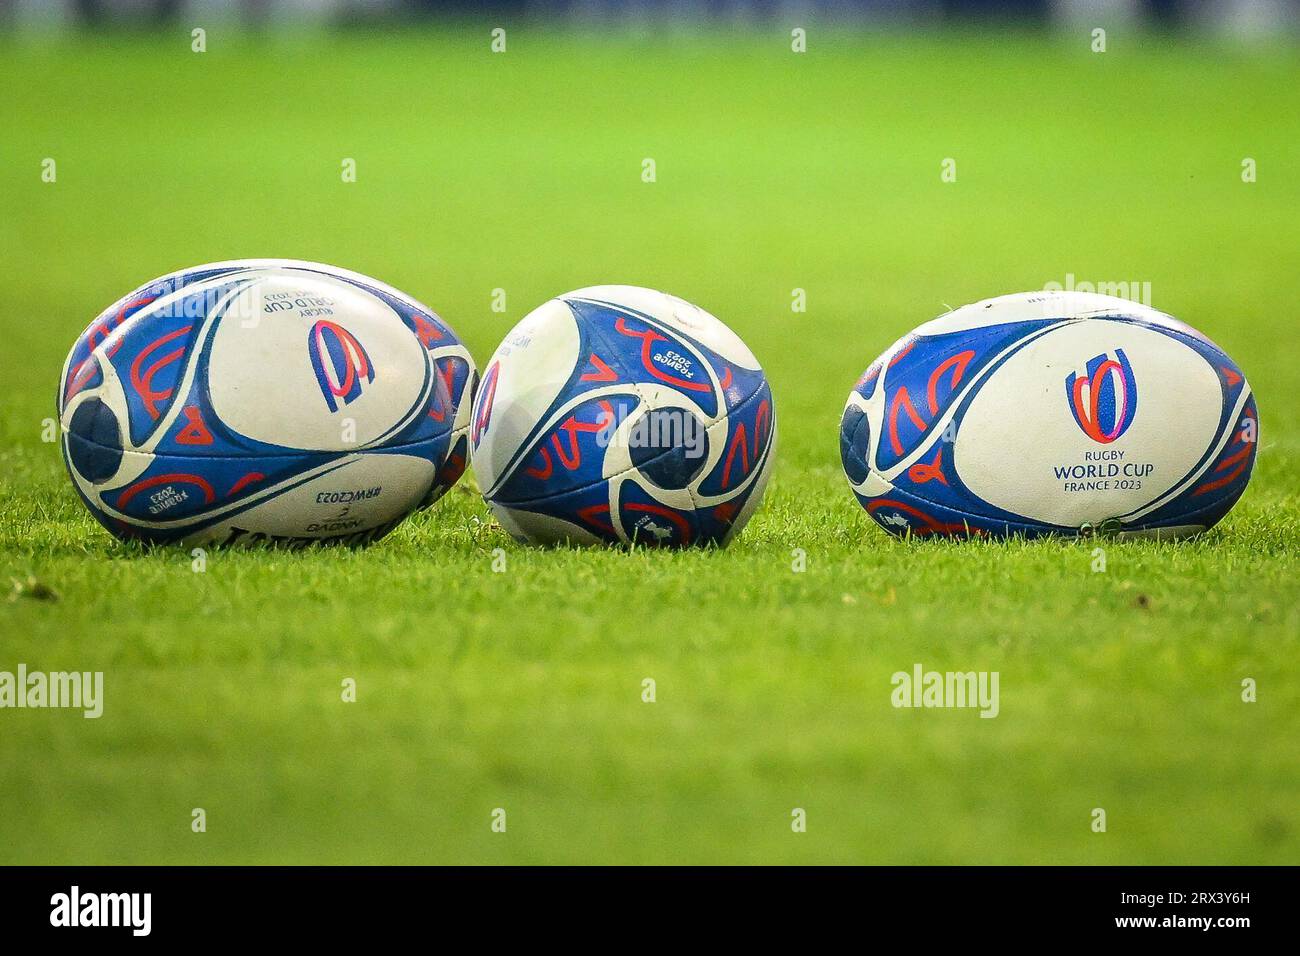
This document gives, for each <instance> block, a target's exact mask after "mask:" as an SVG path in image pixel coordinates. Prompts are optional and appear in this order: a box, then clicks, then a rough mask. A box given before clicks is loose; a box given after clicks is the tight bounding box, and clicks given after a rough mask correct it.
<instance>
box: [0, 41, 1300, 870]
mask: <svg viewBox="0 0 1300 956" xmlns="http://www.w3.org/2000/svg"><path fill="white" fill-rule="evenodd" d="M208 49H209V52H207V53H205V54H195V53H191V52H190V47H189V35H188V28H186V29H184V30H180V31H178V32H177V33H176V34H174V35H170V34H169V35H144V36H132V37H121V38H117V39H111V40H109V39H92V38H83V39H78V40H68V39H64V40H56V41H49V42H46V43H39V44H30V43H19V42H17V41H15V40H14V39H12V38H9V39H4V40H0V91H3V92H0V129H2V130H3V132H0V262H2V263H3V268H2V269H0V342H2V343H3V345H2V346H0V347H2V348H3V353H2V354H3V368H4V375H3V381H4V387H3V392H2V393H0V437H2V438H3V441H2V442H0V449H3V450H0V582H3V584H4V587H5V588H6V589H10V588H11V583H10V582H11V579H13V580H14V581H16V582H18V583H15V584H13V585H12V590H10V592H9V594H8V596H7V598H8V599H7V600H6V599H0V628H2V637H0V670H11V671H12V670H14V669H15V668H16V667H17V665H18V664H19V663H20V662H21V663H26V664H27V666H28V667H29V668H30V669H44V670H64V669H68V670H83V671H85V670H102V671H104V673H105V697H106V703H105V713H104V716H103V717H102V718H101V719H99V720H84V719H82V718H81V716H80V715H79V714H77V713H74V712H69V711H58V710H22V711H19V710H3V711H0V862H3V863H18V862H22V863H38V862H39V863H55V862H57V863H77V862H80V863H110V862H116V863H146V862H164V863H235V862H257V863H271V862H294V863H305V862H367V863H370V862H475V861H478V862H490V863H507V862H513V863H541V862H572V863H577V862H581V863H586V862H626V863H632V862H648V863H667V862H688V863H702V862H744V863H767V862H807V863H811V862H836V863H850V862H887V863H913V862H958V863H977V862H996V863H1027V862H1047V863H1067V862H1072V863H1102V862H1105V863H1157V862H1160V863H1211V862H1215V863H1255V862H1258V863H1297V862H1300V801H1298V800H1297V793H1298V792H1300V684H1297V678H1296V661H1297V656H1298V652H1300V601H1298V599H1300V580H1298V577H1297V571H1298V570H1300V561H1297V557H1296V555H1297V548H1298V547H1300V501H1298V500H1297V487H1298V486H1300V413H1298V411H1297V403H1296V400H1295V396H1296V395H1297V394H1298V393H1300V371H1298V368H1300V365H1298V363H1297V353H1296V342H1297V336H1298V335H1300V318H1298V317H1297V311H1296V302H1297V301H1300V216H1297V209H1300V145H1298V144H1300V84H1298V83H1297V82H1296V77H1297V75H1300V54H1298V53H1297V50H1295V49H1288V48H1272V47H1269V48H1261V49H1237V48H1227V47H1225V48H1220V47H1214V46H1208V45H1196V44H1185V43H1176V42H1172V41H1167V40H1158V39H1154V38H1150V37H1142V36H1135V35H1132V34H1125V33H1123V32H1122V31H1113V32H1112V35H1111V38H1110V50H1109V52H1107V53H1105V54H1100V55H1099V54H1093V53H1091V52H1090V51H1089V49H1088V39H1087V37H1086V36H1082V37H1075V38H1071V39H1048V38H1041V37H1032V36H1013V35H992V34H990V35H983V36H981V35H973V34H972V35H937V36H932V37H919V36H909V35H905V34H899V35H886V36H881V37H875V38H870V39H867V38H863V37H852V36H847V35H845V36H826V35H823V34H819V33H817V32H815V31H814V33H813V35H812V37H811V39H810V43H809V52H808V53H806V54H803V55H796V54H793V53H791V52H790V50H789V37H788V35H787V34H786V33H785V32H784V31H783V30H781V29H776V30H773V31H770V32H768V33H766V34H760V33H751V34H745V35H740V36H735V35H726V34H721V33H714V34H708V35H704V36H700V37H697V38H694V39H691V38H686V37H680V36H679V37H678V38H677V39H675V40H674V41H673V42H671V43H669V42H659V43H656V42H650V41H634V40H619V39H610V38H607V37H600V36H596V35H586V36H574V35H561V34H557V33H555V32H554V31H549V30H547V29H546V28H545V27H543V26H534V27H520V28H518V29H515V30H512V31H511V32H510V35H509V51H508V52H507V53H505V54H501V55H493V54H491V53H490V52H489V50H488V39H487V30H486V28H484V29H482V30H478V29H475V30H472V31H468V32H456V33H452V34H433V33H401V34H396V35H389V36H386V37H371V36H365V35H360V34H357V35H337V36H333V35H324V36H320V35H313V36H310V37H306V38H299V39H297V40H295V41H293V42H288V41H283V40H281V41H276V40H273V39H256V38H252V37H240V36H232V35H228V34H226V33H224V32H222V31H219V30H213V31H211V33H210V35H209V38H208ZM47 157H48V158H53V159H54V160H55V161H56V163H57V182H55V183H47V182H43V181H42V178H41V170H42V167H41V163H42V160H44V159H45V158H47ZM646 157H650V158H653V159H654V160H655V161H656V165H657V182H654V183H644V182H642V181H641V164H642V160H643V159H644V158H646ZM1247 157H1249V158H1253V159H1255V160H1256V161H1257V163H1258V181H1257V182H1254V183H1245V182H1243V181H1242V176H1241V171H1242V160H1243V159H1244V158H1247ZM344 158H353V159H355V160H356V163H357V174H358V175H357V182H355V183H343V182H342V181H341V177H340V163H341V161H342V160H343V159H344ZM945 158H953V159H955V160H956V164H957V181H956V182H953V183H944V182H942V181H941V178H940V172H941V166H940V164H941V162H942V161H943V160H944V159H945ZM247 256H286V257H297V258H304V259H315V260H321V261H325V262H331V263H336V264H338V265H342V266H346V267H349V268H352V269H356V270H359V271H361V272H365V273H369V274H372V275H375V276H377V277H379V278H382V279H384V280H386V281H388V282H390V283H392V284H394V285H396V286H398V287H399V288H403V289H406V290H408V291H409V292H411V293H412V294H413V295H415V296H417V297H419V298H421V299H423V300H425V301H427V302H429V303H430V304H431V305H432V306H434V307H435V308H437V309H438V310H439V311H440V313H441V314H442V315H443V316H444V317H445V318H447V319H448V320H449V321H450V322H451V323H452V324H453V325H454V326H455V328H456V329H457V330H458V331H459V332H460V333H461V334H462V336H464V337H465V338H466V339H467V341H468V343H469V345H470V347H471V349H472V350H473V352H474V354H475V355H476V357H477V358H478V359H479V361H480V362H482V361H483V360H485V359H486V357H487V356H488V355H489V354H490V353H491V351H492V350H493V348H495V346H496V343H497V342H498V340H499V339H500V337H501V336H502V335H503V334H504V333H505V331H506V330H507V329H508V328H509V327H510V326H511V325H513V324H514V323H515V322H516V321H517V320H518V319H519V318H520V317H521V316H522V315H523V314H524V313H525V312H527V311H528V310H530V309H531V308H532V307H533V306H535V305H537V304H539V303H540V302H542V301H544V300H545V299H546V298H548V297H549V296H551V295H553V294H556V293H558V292H562V291H564V290H567V289H571V288H576V287H580V286H584V285H589V284H593V283H599V282H628V283H634V284H640V285H648V286H655V287H659V288H664V289H668V290H670V291H673V292H675V293H677V294H679V295H681V296H683V297H685V298H688V299H691V300H693V301H696V302H698V303H699V304H701V305H702V306H704V307H705V308H707V309H709V310H711V311H712V312H714V313H715V314H717V315H718V316H719V317H721V318H722V319H723V320H724V321H726V322H728V323H729V324H730V325H731V326H732V327H733V328H734V329H736V330H737V331H738V332H739V333H740V334H741V335H742V336H743V337H744V338H745V339H746V341H747V342H748V343H749V345H750V346H751V348H752V349H753V351H754V352H755V353H756V354H757V355H758V357H759V359H760V360H761V361H762V362H763V364H764V365H765V367H766V369H767V371H768V374H769V376H770V379H771V382H772V385H773V388H774V391H775V395H776V403H777V415H778V419H779V424H780V429H781V444H780V447H779V449H778V452H779V458H778V461H777V465H776V472H775V475H774V478H773V482H772V485H771V487H770V489H769V492H768V495H767V500H766V503H765V506H764V507H763V509H762V510H761V511H760V512H759V513H758V515H757V516H756V517H755V519H754V520H753V522H752V523H751V524H750V526H749V527H748V528H747V529H746V531H745V533H744V534H743V535H742V536H741V537H740V538H739V539H738V540H737V542H736V543H735V544H734V545H733V546H732V547H731V548H730V549H728V550H727V551H725V552H699V553H654V552H646V551H637V552H633V553H623V552H617V551H576V550H559V551H554V550H541V549H533V548H528V547H523V546H519V545H516V544H514V543H512V542H511V541H510V540H509V539H508V537H507V536H506V535H504V534H503V533H502V532H501V531H500V529H499V528H497V527H496V526H494V525H493V524H492V523H491V522H490V521H489V520H488V515H487V511H486V509H485V508H484V506H483V505H482V502H481V501H480V499H479V497H478V495H477V493H476V492H475V490H474V489H473V487H472V482H471V481H469V480H467V481H465V482H463V483H462V484H461V485H460V486H459V487H458V489H457V490H456V491H454V492H453V493H452V494H450V495H449V496H448V498H447V499H446V500H445V501H444V502H442V503H441V504H439V505H438V506H437V507H436V508H435V509H433V510H432V511H430V512H427V513H423V514H420V515H418V516H416V517H415V518H413V519H412V520H410V521H408V522H407V523H405V524H404V525H403V526H402V527H401V528H399V529H398V531H396V532H395V533H394V534H393V535H392V536H391V537H390V538H388V539H387V540H386V541H384V542H383V543H381V544H379V545H377V546H375V547H374V548H371V549H369V550H366V551H357V552H350V551H338V550H327V551H319V550H315V551H308V552H303V553H284V552H217V553H213V554H211V555H210V556H209V559H208V565H207V570H206V572H205V573H194V572H193V571H192V570H191V559H190V556H189V554H188V553H187V552H185V551H181V550H167V549H164V550H156V551H152V552H144V551H141V550H139V549H137V548H133V547H128V546H125V545H121V544H118V543H116V542H115V541H113V540H112V539H110V538H109V536H108V535H107V534H105V533H104V532H102V531H101V530H100V529H99V527H98V525H96V524H95V523H94V522H93V521H92V519H91V518H90V517H89V515H88V514H87V513H86V511H85V510H84V509H83V508H82V506H81V504H80V503H79V502H78V500H77V499H76V497H75V496H74V494H73V491H72V488H71V486H70V484H69V482H68V480H67V477H66V475H65V474H64V472H63V469H62V465H61V462H60V459H59V453H58V447H57V445H56V444H50V443H44V442H42V423H43V421H44V420H45V419H47V418H49V417H51V416H53V415H54V407H53V403H54V393H55V384H56V380H57V377H58V374H59V370H60V366H61V363H62V361H63V357H64V355H65V353H66V350H67V348H68V346H69V345H70V344H71V342H72V340H73V338H74V337H75V335H76V334H77V333H78V332H79V331H80V330H81V329H82V328H83V326H84V325H85V324H86V322H88V321H89V319H90V318H92V317H93V316H94V315H95V314H96V313H97V312H98V311H99V309H101V308H102V307H103V306H105V305H107V304H108V303H109V302H111V301H112V300H113V299H115V298H116V297H117V296H118V295H120V294H122V293H123V292H125V291H127V290H128V289H130V288H132V287H134V286H135V285H136V284H138V283H140V282H142V281H144V280H146V279H148V278H151V277H153V276H155V275H158V274H162V273H165V272H168V271H171V270H173V269H177V268H180V267H183V266H187V265H191V264H196V263H200V262H207V261H213V260H219V259H227V258H238V257H247ZM1070 274H1073V275H1075V276H1076V277H1077V278H1078V279H1080V280H1088V281H1135V282H1150V283H1151V289H1152V300H1153V304H1154V305H1156V306H1157V307H1158V308H1162V309H1165V310H1167V311H1170V312H1172V313H1174V314H1176V315H1178V316H1180V317H1181V318H1183V319H1185V320H1186V321H1188V322H1191V323H1192V324H1194V325H1196V326H1198V327H1200V328H1201V329H1203V330H1204V331H1205V332H1207V333H1208V334H1209V335H1210V336H1212V337H1213V338H1214V339H1216V340H1217V341H1218V342H1219V343H1220V344H1222V345H1223V346H1224V347H1225V348H1226V349H1227V350H1228V351H1229V352H1230V353H1231V354H1232V355H1233V357H1234V358H1235V359H1236V360H1237V361H1238V362H1239V363H1240V364H1241V366H1242V367H1243V368H1244V369H1245V370H1246V371H1247V373H1248V374H1249V376H1250V378H1251V381H1252V384H1253V386H1254V389H1255V391H1256V394H1257V395H1258V399H1259V404H1260V410H1261V421H1262V431H1261V436H1262V444H1261V450H1260V455H1259V463H1258V467H1257V470H1256V475H1255V479H1254V481H1253V483H1252V485H1251V487H1250V488H1249V490H1248V491H1247V493H1246V495H1245V497H1244V499H1243V500H1242V502H1241V504H1240V505H1239V506H1238V507H1237V508H1236V510H1234V511H1233V512H1232V514H1231V515H1229V517H1228V518H1227V519H1226V520H1225V521H1224V522H1223V523H1222V524H1221V525H1220V526H1219V527H1218V528H1217V529H1215V530H1214V531H1213V532H1211V533H1210V534H1208V535H1206V536H1205V537H1203V538H1202V539H1200V540H1197V541H1193V542H1186V543H1181V544H1154V543H1113V542H1111V543H1107V545H1106V550H1107V570H1106V571H1105V572H1104V573H1093V571H1092V561H1093V557H1092V551H1091V548H1092V545H1088V544H1080V543H1061V542H1048V543H1036V544H1026V543H1023V542H1021V543H1016V542H1012V543H1002V544H992V543H940V542H930V543H920V542H911V543H909V542H904V541H896V540H893V539H890V538H889V537H887V536H886V535H885V534H884V533H882V532H880V531H879V530H878V529H876V528H875V527H874V526H872V525H871V523H870V521H869V519H868V518H867V517H866V515H865V513H864V512H862V511H861V509H860V508H859V507H858V505H857V504H856V503H855V501H854V500H853V498H852V496H851V495H850V494H849V492H848V489H847V486H846V483H845V481H844V478H843V475H842V473H841V470H840V466H839V459H838V450H837V431H836V429H837V424H838V419H839V413H840V409H841V407H842V405H843V402H844V398H845V396H846V395H847V393H848V390H849V388H850V386H851V385H852V383H853V381H854V380H855V379H856V377H857V376H858V374H859V373H860V372H861V371H862V369H863V368H865V366H866V365H867V364H868V362H869V361H870V360H871V359H872V358H874V357H875V355H876V354H877V353H879V352H880V351H881V350H882V349H883V348H885V347H886V346H887V345H888V344H889V343H890V342H892V341H893V340H894V339H895V338H896V337H898V336H899V335H900V334H901V333H903V332H904V331H906V330H907V329H909V328H911V327H912V326H914V325H916V324H918V323H919V322H921V321H923V320H925V319H928V318H931V317H933V316H934V315H936V314H938V313H940V312H942V311H944V307H945V304H948V305H953V306H956V305H960V304H961V303H963V302H967V301H971V300H974V299H978V298H982V297H985V296H989V295H993V294H998V293H1002V292H1011V291H1017V290H1021V289H1031V288H1041V287H1042V286H1043V285H1044V284H1045V283H1049V282H1065V281H1066V277H1067V275H1070ZM496 288H502V289H505V290H506V292H507V304H508V308H507V311H506V313H504V314H499V313H495V312H492V311H491V310H490V308H489V306H490V301H491V295H492V290H493V289H496ZM794 288H802V289H805V290H806V291H807V300H808V310H807V312H806V313H802V314H795V313H792V312H791V309H790V301H791V290H792V289H794ZM498 547H500V548H504V549H505V550H506V551H507V560H508V571H507V572H506V573H504V574H498V573H493V572H492V569H491V560H492V556H491V552H492V550H493V549H494V548H498ZM796 548H801V549H804V551H805V552H806V554H807V570H806V571H805V572H803V573H794V572H793V571H792V569H791V565H792V551H793V549H796ZM29 578H32V579H34V580H35V582H37V583H38V584H42V585H44V586H45V587H46V588H48V589H52V591H53V592H54V598H55V599H48V598H42V597H41V594H42V593H43V592H42V590H41V589H40V588H39V587H37V588H34V587H33V586H32V584H31V582H29V580H28V579H29ZM915 663H921V664H923V665H924V666H925V667H926V668H928V669H937V670H948V669H953V670H963V671H964V670H996V671H998V672H999V673H1000V675H1001V713H1000V716H999V717H998V718H997V719H994V720H981V719H978V718H977V716H976V714H975V713H974V712H973V711H969V710H966V711H961V710H956V711H933V710H931V711H919V710H899V709H895V708H893V707H892V706H891V705H890V691H891V689H892V688H891V685H890V676H891V675H892V674H893V673H894V672H895V671H898V670H909V671H910V669H911V668H912V666H913V664H915ZM348 677H351V678H354V679H355V680H356V681H357V685H358V700H357V701H356V702H355V703H343V702H341V701H340V683H341V681H343V679H344V678H348ZM647 677H650V678H653V679H654V680H655V681H656V684H657V700H656V702H654V703H643V702H642V699H641V692H642V680H643V679H644V678H647ZM1245 678H1253V679H1254V680H1255V681H1257V683H1258V700H1257V702H1255V703H1244V702H1243V701H1242V699H1241V693H1242V690H1241V684H1242V681H1243V679H1245ZM195 807H202V808H203V809H204V810H205V811H206V813H207V832H205V833H200V834H196V833H193V832H191V826H190V823H191V810H192V808H195ZM498 807H500V808H505V810H506V812H507V820H508V829H507V831H506V832H505V833H494V832H492V830H491V828H490V823H491V814H492V812H493V810H494V808H498ZM796 807H797V808H803V809H805V810H806V811H807V832H806V833H795V832H792V828H791V811H792V809H793V808H796ZM1097 807H1100V808H1104V809H1105V811H1106V814H1107V832H1105V833H1094V832H1092V829H1091V823H1092V816H1091V813H1092V811H1093V808H1097Z"/></svg>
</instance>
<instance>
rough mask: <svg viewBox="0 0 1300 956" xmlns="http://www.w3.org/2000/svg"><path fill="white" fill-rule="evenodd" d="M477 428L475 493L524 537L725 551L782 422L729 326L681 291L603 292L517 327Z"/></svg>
mask: <svg viewBox="0 0 1300 956" xmlns="http://www.w3.org/2000/svg"><path fill="white" fill-rule="evenodd" d="M470 436H471V441H472V443H473V455H472V459H473V464H474V473H475V475H476V476H477V477H478V483H479V487H480V488H481V489H482V491H483V497H484V498H485V499H486V501H487V503H488V505H489V507H490V508H491V509H492V512H493V514H494V515H496V517H497V519H498V520H499V521H500V522H501V524H502V526H503V527H504V528H505V529H506V530H507V531H509V532H510V534H512V535H513V536H514V537H516V538H518V539H520V540H525V541H532V542H535V543H543V544H551V543H558V542H565V541H567V542H572V543H574V544H593V543H598V542H608V543H612V544H645V545H650V546H670V547H680V546H684V545H709V544H717V545H723V544H726V543H727V542H728V541H730V540H731V539H732V538H733V537H734V536H735V535H736V534H737V533H739V531H740V529H741V528H743V527H744V525H745V522H747V521H748V520H749V518H750V516H751V515H752V514H753V513H754V510H755V509H756V508H757V507H758V503H759V501H760V500H761V499H762V497H763V489H764V487H765V485H766V484H767V478H768V475H769V473H770V471H771V465H772V448H773V443H774V441H775V439H776V418H775V410H774V407H773V404H772V391H771V389H770V388H769V387H768V384H767V377H766V376H765V375H764V374H763V370H762V368H761V367H760V366H759V364H758V361H757V360H756V359H755V358H754V356H753V353H751V352H750V351H749V349H748V348H746V346H745V343H744V342H742V341H741V340H740V338H739V337H738V336H737V335H736V334H735V333H734V332H732V331H731V329H729V328H727V326H725V325H723V323H722V322H720V321H719V320H718V319H716V318H714V317H713V316H712V315H710V314H709V313H708V312H705V311H704V310H703V309H701V308H699V307H698V306H695V305H692V304H691V303H689V302H686V301H685V300H683V299H679V298H677V297H676V296H673V295H668V294H667V293H664V292H656V291H654V290H652V289H642V288H638V287H635V286H619V285H606V286H594V287H592V288H587V289H579V290H577V291H576V292H570V293H567V294H566V295H562V296H558V297H556V298H554V299H551V300H550V301H549V302H547V303H545V304H543V305H541V306H540V307H538V308H537V309H534V310H533V311H532V312H530V313H529V314H528V315H527V316H525V317H524V318H523V320H522V321H520V323H519V324H518V325H517V326H515V328H514V329H513V330H511V332H510V333H509V334H508V335H507V336H506V338H505V341H503V342H502V343H501V346H500V347H499V348H498V349H497V350H496V353H495V354H494V355H493V356H492V358H491V359H490V360H489V362H488V365H487V367H486V371H485V372H484V374H483V385H482V387H481V388H480V389H479V392H478V396H477V398H476V399H475V401H474V412H473V422H472V426H471V429H470Z"/></svg>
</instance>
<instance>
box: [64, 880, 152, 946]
mask: <svg viewBox="0 0 1300 956" xmlns="http://www.w3.org/2000/svg"><path fill="white" fill-rule="evenodd" d="M50 906H51V909H50V925H51V926H94V927H98V926H124V927H129V928H130V929H131V935H133V936H148V935H149V929H150V925H151V922H152V917H151V913H152V909H153V894H152V893H82V892H81V888H80V887H77V886H74V887H73V888H72V890H71V891H70V892H68V893H55V894H54V895H53V896H51V897H50Z"/></svg>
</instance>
